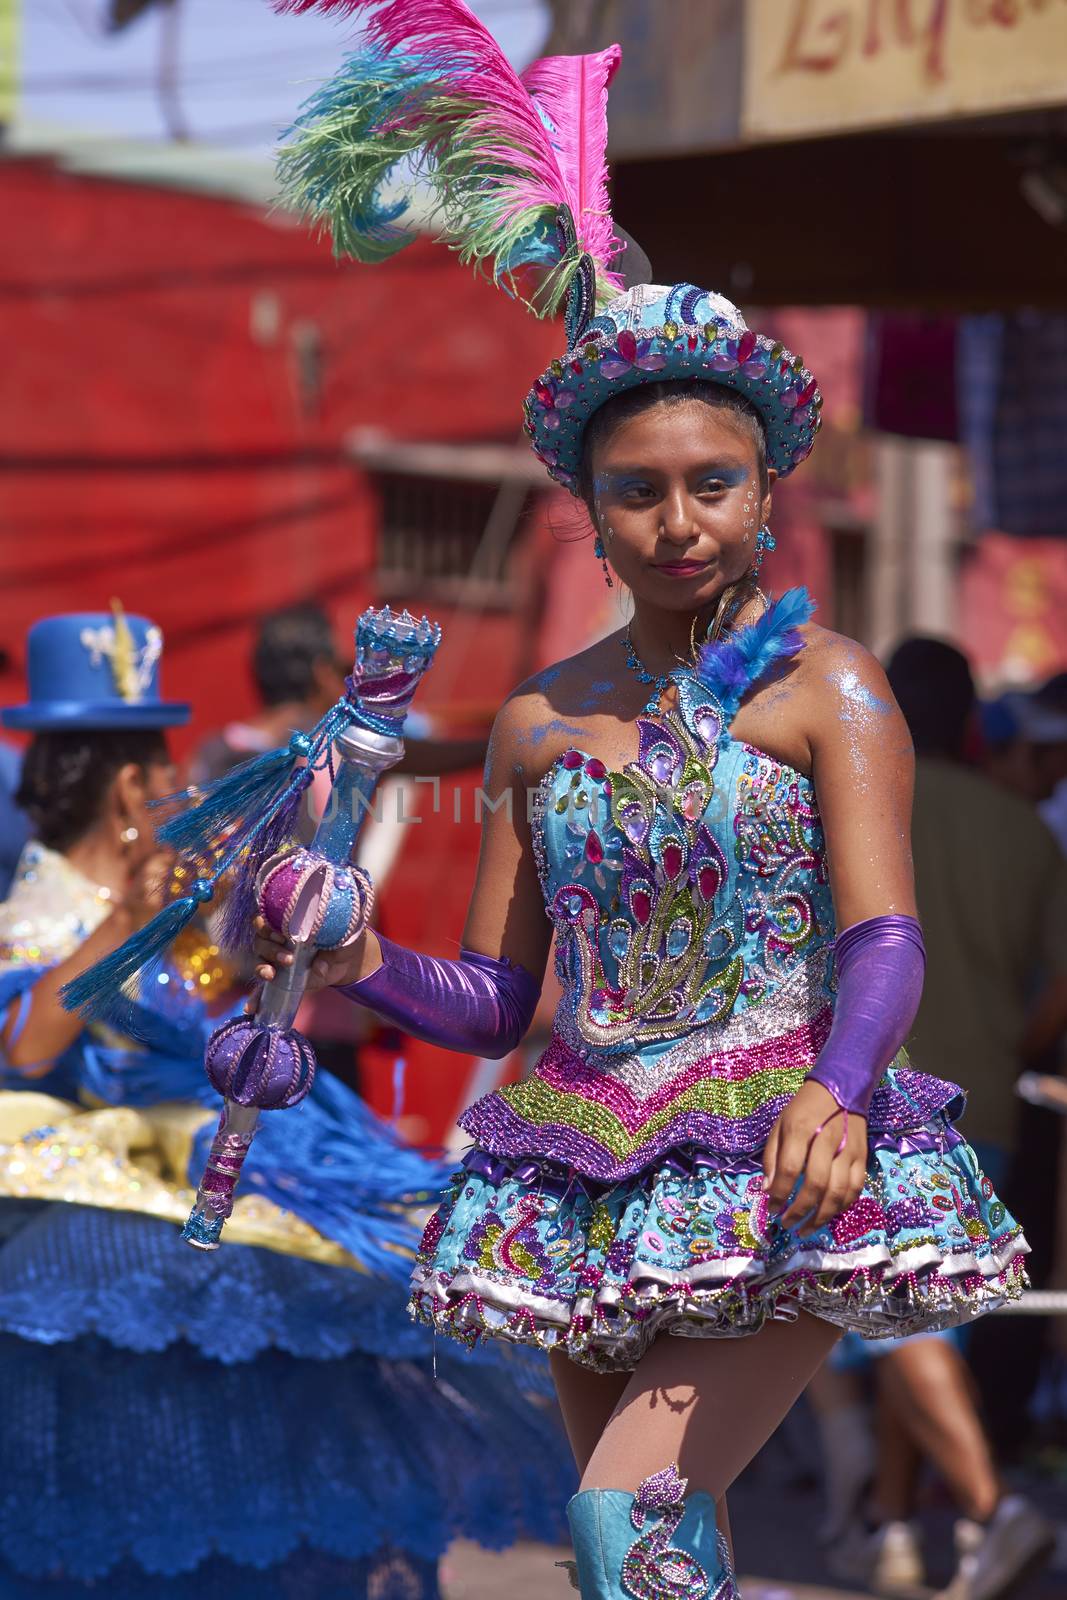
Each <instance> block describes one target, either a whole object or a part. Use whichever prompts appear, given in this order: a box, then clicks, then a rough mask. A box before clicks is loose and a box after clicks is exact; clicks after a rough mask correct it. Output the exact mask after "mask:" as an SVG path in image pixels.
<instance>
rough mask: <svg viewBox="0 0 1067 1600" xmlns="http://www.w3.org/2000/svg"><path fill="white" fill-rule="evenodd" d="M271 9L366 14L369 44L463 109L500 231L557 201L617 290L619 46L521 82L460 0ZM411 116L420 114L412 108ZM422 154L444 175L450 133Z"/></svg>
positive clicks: (320, 1)
mask: <svg viewBox="0 0 1067 1600" xmlns="http://www.w3.org/2000/svg"><path fill="white" fill-rule="evenodd" d="M273 5H274V8H275V10H276V11H279V12H304V11H311V10H319V11H336V12H343V13H345V14H346V15H353V14H355V13H357V12H359V13H366V20H365V23H364V27H363V35H362V36H363V40H364V43H365V45H366V46H367V47H369V48H370V49H372V50H378V51H380V52H381V53H382V54H383V55H390V56H404V55H408V56H411V57H412V58H413V59H416V60H417V61H418V62H419V64H420V66H421V65H428V66H438V67H440V69H441V72H442V75H443V81H444V82H446V83H447V91H448V95H449V96H450V98H453V99H454V100H456V101H457V102H460V103H462V106H463V110H462V113H461V115H462V121H463V125H464V126H463V133H464V142H465V143H466V144H467V145H468V146H469V145H470V144H471V143H472V142H476V143H477V148H478V153H479V169H480V168H482V167H483V166H484V179H483V180H482V183H483V189H484V193H485V195H486V197H488V196H490V195H491V196H493V214H494V215H495V217H496V220H497V222H498V223H499V225H500V228H501V232H502V234H506V233H507V232H508V228H509V224H510V225H511V226H512V227H514V226H515V224H516V221H517V219H519V218H520V217H521V215H522V214H523V213H529V212H531V211H534V210H537V209H539V208H551V209H552V210H558V209H559V207H561V206H564V205H565V206H567V207H569V209H570V211H571V214H572V216H573V218H574V224H575V231H576V234H577V238H578V244H579V248H580V249H581V250H584V251H586V252H588V254H589V255H590V256H591V257H592V259H593V261H594V263H595V265H596V270H597V276H598V278H599V279H600V281H601V283H602V284H603V285H604V286H605V287H606V288H610V289H611V290H612V291H617V290H619V289H621V288H622V279H621V278H620V277H619V276H618V275H617V274H615V273H613V272H611V271H610V270H609V265H608V264H609V262H610V261H611V259H612V257H613V256H614V255H616V254H618V252H619V250H620V248H621V244H620V241H619V240H618V239H617V238H616V237H615V234H614V230H613V228H612V223H611V212H610V206H609V200H608V188H607V179H608V170H607V161H606V151H607V132H608V127H607V93H608V85H609V83H610V82H611V79H612V77H613V76H614V73H615V71H616V68H617V67H618V64H619V61H620V58H621V51H620V49H619V47H618V45H611V46H609V47H608V48H607V49H606V50H601V51H598V52H596V53H595V54H592V55H587V56H550V57H546V58H545V59H544V60H542V61H535V62H534V63H533V64H532V65H531V66H530V67H528V68H527V69H526V71H525V73H524V74H523V75H522V77H521V78H520V77H519V76H518V74H517V73H516V72H515V70H514V69H513V67H512V66H511V64H510V62H509V61H508V59H507V57H506V56H505V55H504V52H503V51H502V50H501V48H500V46H499V45H498V44H497V42H496V40H495V39H494V38H493V35H492V34H491V33H490V32H489V30H488V28H486V27H485V25H484V24H483V23H482V22H480V21H479V19H478V18H477V17H476V16H475V15H474V13H473V12H472V11H471V10H470V8H469V7H468V6H467V5H466V4H465V3H464V0H273ZM535 99H536V101H537V102H538V103H539V104H540V106H541V108H542V109H543V111H544V113H545V115H546V116H547V118H548V120H549V122H550V123H551V124H552V128H553V132H551V133H550V132H549V131H548V129H547V128H546V127H545V125H544V122H543V121H542V117H541V115H539V113H538V105H537V104H535ZM413 114H414V115H418V109H417V107H415V109H414V111H413ZM401 116H403V113H401ZM428 148H429V153H430V154H431V156H433V157H434V158H435V159H436V160H437V161H438V162H439V163H440V165H441V169H442V172H443V173H447V171H448V160H449V152H448V136H447V135H444V136H442V135H441V133H440V130H439V129H438V131H437V134H436V136H435V137H434V138H433V139H432V141H431V142H430V143H429V146H428ZM483 221H484V217H483ZM479 253H480V251H479Z"/></svg>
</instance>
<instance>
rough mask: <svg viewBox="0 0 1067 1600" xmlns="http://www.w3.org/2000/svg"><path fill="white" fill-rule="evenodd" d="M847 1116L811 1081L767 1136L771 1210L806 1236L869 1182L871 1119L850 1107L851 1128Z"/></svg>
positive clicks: (765, 1166) (765, 1165) (766, 1177)
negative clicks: (868, 1155)
mask: <svg viewBox="0 0 1067 1600" xmlns="http://www.w3.org/2000/svg"><path fill="white" fill-rule="evenodd" d="M844 1117H845V1113H844V1112H843V1111H842V1110H841V1107H840V1106H839V1105H838V1104H837V1101H836V1100H835V1099H834V1097H833V1095H832V1094H831V1093H830V1091H829V1090H828V1089H824V1088H823V1086H822V1084H821V1083H814V1082H812V1081H810V1080H809V1081H808V1082H807V1083H803V1084H801V1086H800V1088H799V1089H798V1091H797V1093H796V1094H795V1095H794V1096H793V1098H792V1100H791V1101H790V1102H789V1104H788V1105H787V1106H786V1108H785V1110H784V1111H783V1112H782V1113H781V1115H780V1116H779V1118H778V1120H777V1122H776V1123H775V1124H774V1127H773V1128H772V1129H771V1131H770V1133H769V1134H768V1136H767V1144H766V1146H765V1148H764V1151H763V1172H764V1187H765V1188H766V1190H767V1195H768V1199H769V1201H770V1209H771V1215H772V1216H775V1215H776V1214H777V1218H776V1220H777V1221H778V1222H780V1223H781V1225H782V1227H783V1228H796V1230H797V1232H798V1233H799V1234H800V1237H801V1238H802V1239H810V1238H811V1236H812V1234H813V1233H817V1232H818V1230H819V1229H820V1228H821V1227H823V1226H824V1224H825V1223H827V1222H829V1221H831V1219H832V1218H833V1217H836V1216H839V1215H840V1213H841V1212H842V1211H846V1210H847V1209H848V1207H849V1206H850V1205H851V1204H852V1202H853V1201H854V1200H856V1199H857V1198H858V1197H859V1195H860V1193H861V1191H862V1189H863V1185H864V1182H865V1181H866V1177H867V1119H866V1118H865V1117H861V1116H858V1115H857V1113H856V1112H854V1111H853V1112H850V1113H849V1114H848V1128H847V1131H846V1129H845V1126H844ZM820 1124H821V1128H820ZM842 1134H844V1139H842ZM798 1184H799V1187H798ZM794 1189H795V1190H796V1194H795V1195H794V1193H793V1191H794ZM791 1197H792V1198H791ZM801 1224H802V1225H801Z"/></svg>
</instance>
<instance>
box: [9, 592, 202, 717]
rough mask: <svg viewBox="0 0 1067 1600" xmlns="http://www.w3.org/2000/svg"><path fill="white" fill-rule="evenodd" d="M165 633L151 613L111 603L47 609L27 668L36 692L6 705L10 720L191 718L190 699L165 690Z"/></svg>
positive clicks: (33, 633)
mask: <svg viewBox="0 0 1067 1600" xmlns="http://www.w3.org/2000/svg"><path fill="white" fill-rule="evenodd" d="M162 654H163V634H162V632H161V631H160V629H159V628H157V627H156V625H155V623H154V622H149V620H148V618H147V617H128V616H127V615H126V613H125V612H124V611H123V609H122V607H121V606H120V605H119V603H118V601H117V600H113V601H112V602H111V610H110V611H109V612H108V611H80V612H74V613H72V614H69V615H66V616H60V617H44V618H43V619H42V620H41V621H40V622H35V623H34V625H33V627H32V628H31V629H30V632H29V637H28V639H27V644H26V675H27V678H28V679H29V690H30V698H29V699H28V700H27V702H26V704H25V705H21V706H7V707H6V708H5V709H4V710H3V712H0V720H2V721H3V723H4V725H5V727H8V728H29V729H33V730H34V731H35V732H36V731H40V730H43V729H46V728H48V729H52V728H169V727H174V726H177V725H178V724H179V723H182V722H188V720H189V707H188V706H187V705H183V704H180V703H178V702H176V701H164V700H161V699H160V697H159V658H160V656H161V655H162Z"/></svg>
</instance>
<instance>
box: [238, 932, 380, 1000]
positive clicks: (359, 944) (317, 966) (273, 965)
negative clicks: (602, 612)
mask: <svg viewBox="0 0 1067 1600" xmlns="http://www.w3.org/2000/svg"><path fill="white" fill-rule="evenodd" d="M252 927H253V929H254V931H255V938H254V940H253V941H252V953H253V955H254V956H255V958H256V977H257V978H262V980H263V982H264V983H269V982H270V981H271V979H272V978H273V977H274V976H275V974H276V973H277V971H278V968H279V967H289V966H292V963H293V951H294V949H295V946H294V944H293V942H292V940H291V939H287V938H286V936H285V934H284V933H276V932H275V930H274V929H273V928H272V927H271V926H270V924H269V923H268V922H267V921H266V920H265V919H264V918H263V917H257V918H256V920H255V921H254V922H253V924H252ZM368 953H369V952H368V950H367V934H366V931H365V930H364V932H363V933H361V934H360V936H359V938H358V939H356V940H355V942H354V943H353V944H350V945H346V946H345V947H344V948H343V949H341V950H320V951H319V953H318V955H317V956H316V957H315V959H314V961H313V962H312V963H311V965H310V967H309V968H308V974H307V984H306V986H305V987H306V992H307V993H308V994H314V992H315V990H316V989H326V988H331V987H336V986H337V985H339V984H345V983H356V982H357V981H358V980H359V979H360V978H362V977H364V976H365V975H366V973H365V967H366V965H367V960H366V957H367V955H368Z"/></svg>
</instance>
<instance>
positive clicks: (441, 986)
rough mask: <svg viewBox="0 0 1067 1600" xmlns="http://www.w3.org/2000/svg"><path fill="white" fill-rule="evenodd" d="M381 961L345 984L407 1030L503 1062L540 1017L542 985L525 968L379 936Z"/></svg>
mask: <svg viewBox="0 0 1067 1600" xmlns="http://www.w3.org/2000/svg"><path fill="white" fill-rule="evenodd" d="M378 943H379V944H380V945H381V947H382V964H381V966H380V967H379V968H378V970H377V972H372V973H370V975H369V976H368V977H366V978H360V980H359V982H358V983H347V984H342V985H339V987H340V990H341V993H342V994H347V995H348V996H349V997H350V998H351V999H353V1000H358V1001H359V1004H360V1005H361V1006H367V1007H369V1009H370V1010H371V1011H374V1012H377V1014H378V1016H380V1017H384V1018H385V1019H386V1020H387V1021H389V1022H395V1023H396V1025H397V1027H398V1028H402V1029H403V1031H404V1032H405V1033H410V1034H413V1035H414V1037H415V1038H416V1039H426V1040H428V1041H429V1043H430V1044H440V1045H443V1046H444V1048H445V1049H446V1050H460V1051H463V1052H464V1053H465V1054H468V1055H472V1056H488V1057H489V1058H490V1059H492V1060H499V1059H500V1058H501V1057H502V1056H506V1055H507V1054H508V1053H509V1051H511V1050H514V1048H515V1046H516V1045H517V1044H518V1042H519V1040H520V1039H521V1038H522V1037H523V1035H524V1034H525V1032H526V1030H527V1028H528V1027H529V1026H530V1023H531V1021H532V1020H533V1014H534V1011H535V1009H536V1007H537V1001H538V999H539V997H540V994H541V985H540V984H539V983H538V982H537V981H536V979H535V978H533V977H531V975H530V973H528V972H527V970H526V968H525V967H520V966H518V965H516V964H515V963H513V962H511V961H508V960H507V959H506V958H505V959H504V960H502V961H496V960H494V958H493V957H492V956H481V955H478V953H477V952H476V951H474V950H461V951H460V955H459V960H458V961H438V960H437V959H436V957H434V956H421V955H417V954H416V953H415V951H413V950H405V949H404V948H403V946H402V945H398V944H394V943H393V942H392V940H391V939H383V938H382V936H381V935H380V934H379V935H378Z"/></svg>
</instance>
